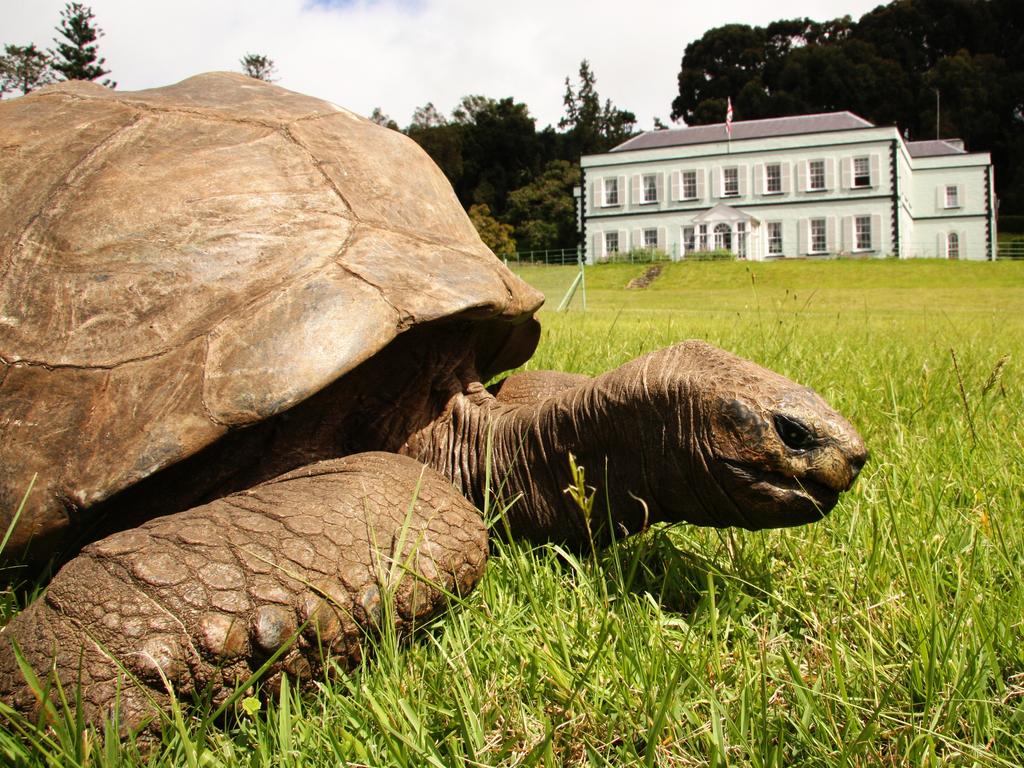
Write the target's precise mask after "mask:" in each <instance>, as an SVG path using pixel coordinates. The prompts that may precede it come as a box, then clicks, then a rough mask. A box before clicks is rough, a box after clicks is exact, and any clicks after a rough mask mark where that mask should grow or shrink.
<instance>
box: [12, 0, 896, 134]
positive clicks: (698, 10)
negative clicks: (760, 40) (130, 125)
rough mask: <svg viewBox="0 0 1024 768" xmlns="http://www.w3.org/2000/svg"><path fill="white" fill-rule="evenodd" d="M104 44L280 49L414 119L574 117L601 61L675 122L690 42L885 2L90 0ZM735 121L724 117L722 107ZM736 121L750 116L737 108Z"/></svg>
mask: <svg viewBox="0 0 1024 768" xmlns="http://www.w3.org/2000/svg"><path fill="white" fill-rule="evenodd" d="M85 4H86V5H90V6H91V8H92V10H93V13H94V14H95V16H96V18H95V23H96V24H97V25H98V26H99V27H100V28H101V29H102V30H103V32H104V33H105V36H104V37H103V38H102V39H101V40H100V43H99V48H100V55H102V56H103V57H105V58H106V66H107V67H108V68H109V69H110V70H111V74H110V77H111V78H112V79H114V80H115V81H117V83H118V88H119V89H123V90H139V89H143V88H152V87H156V86H160V85H167V84H170V83H174V82H178V81H179V80H183V79H184V78H186V77H189V76H190V75H194V74H197V73H199V72H205V71H210V70H225V69H226V70H234V71H237V70H238V69H239V63H238V62H239V59H240V58H241V57H242V56H243V55H245V54H246V53H260V54H265V55H268V56H270V57H271V58H272V59H273V60H274V62H275V63H276V67H277V77H278V79H277V84H278V85H281V86H283V87H285V88H290V89H292V90H295V91H300V92H303V93H307V94H309V95H312V96H317V97H319V98H323V99H327V100H329V101H332V102H334V103H336V104H340V105H341V106H344V107H347V108H348V109H350V110H352V111H354V112H357V113H359V114H363V115H369V114H370V113H371V112H372V111H373V109H374V107H379V108H380V109H382V110H383V111H384V112H385V113H386V114H387V115H389V116H390V117H392V118H393V119H394V120H395V121H396V122H397V123H398V124H399V125H400V126H406V125H408V123H409V122H410V119H411V118H412V113H413V111H414V110H415V109H416V107H418V106H421V105H423V104H426V103H427V102H433V104H434V105H435V106H436V107H437V108H438V109H439V110H440V111H441V112H442V113H444V114H446V115H447V114H450V112H451V110H452V109H453V108H454V107H455V106H456V105H457V104H458V102H459V100H460V99H461V97H462V96H464V95H468V94H481V95H484V96H489V97H492V98H495V99H500V98H505V97H507V96H511V97H513V98H514V99H515V100H516V101H521V102H525V103H526V105H527V106H528V107H529V109H530V113H531V114H532V115H533V117H534V118H536V120H537V127H538V128H543V127H544V126H546V125H552V126H557V123H558V120H559V118H561V117H562V116H563V114H564V106H563V101H562V97H563V95H564V93H565V78H566V77H567V76H570V77H571V78H572V79H573V81H574V82H575V80H576V77H577V73H578V70H579V64H580V61H581V60H582V59H588V60H589V61H590V65H591V70H592V71H593V72H594V74H595V75H596V77H597V90H598V93H599V94H600V96H601V98H602V99H611V101H612V103H613V104H614V105H615V106H616V107H619V108H620V109H628V110H630V111H632V112H633V113H634V114H636V116H637V122H638V126H639V127H640V128H643V129H650V128H651V127H653V120H654V118H655V117H659V118H661V119H662V120H663V121H664V122H665V123H669V113H670V111H671V104H672V99H673V98H675V96H676V95H677V93H678V90H677V85H676V77H677V75H678V73H679V68H680V62H681V60H682V56H683V51H684V49H685V48H686V45H687V44H688V43H690V42H691V41H693V40H696V39H697V38H699V37H700V36H701V35H703V34H704V32H705V31H707V30H708V29H710V28H712V27H717V26H721V25H723V24H729V23H744V24H751V25H764V24H767V23H768V22H770V21H774V20H776V19H783V18H797V17H804V16H806V17H809V18H812V19H815V20H819V21H821V20H825V19H831V18H836V17H839V16H844V15H847V14H849V15H850V16H852V17H853V18H854V19H858V18H860V16H861V15H863V14H864V13H866V12H867V11H869V10H871V9H872V8H874V7H876V6H878V5H880V4H883V0H773V1H772V2H765V1H764V0H697V1H695V0H661V1H660V2H655V1H654V0H514V1H513V2H504V3H497V2H491V1H490V0H315V1H314V0H244V2H242V1H239V0H165V1H164V2H152V1H151V0H92V2H91V3H89V2H88V0H85ZM63 7H64V0H0V44H10V43H14V44H17V45H27V44H28V43H30V42H34V43H36V44H37V45H38V46H40V47H52V46H53V38H54V37H55V36H56V32H55V31H54V27H56V26H57V25H58V24H59V22H60V11H61V9H62V8H63ZM723 119H724V116H723ZM735 119H736V120H740V119H742V115H736V116H735Z"/></svg>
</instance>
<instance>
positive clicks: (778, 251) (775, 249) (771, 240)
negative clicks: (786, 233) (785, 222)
mask: <svg viewBox="0 0 1024 768" xmlns="http://www.w3.org/2000/svg"><path fill="white" fill-rule="evenodd" d="M768 255H769V256H781V255H782V222H781V221H769V222H768Z"/></svg>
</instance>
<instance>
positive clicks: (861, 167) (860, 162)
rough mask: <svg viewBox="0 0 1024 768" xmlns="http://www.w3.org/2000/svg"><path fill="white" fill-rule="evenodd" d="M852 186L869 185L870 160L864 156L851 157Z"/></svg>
mask: <svg viewBox="0 0 1024 768" xmlns="http://www.w3.org/2000/svg"><path fill="white" fill-rule="evenodd" d="M853 186H854V187H870V186H871V162H870V160H868V158H866V157H855V158H853Z"/></svg>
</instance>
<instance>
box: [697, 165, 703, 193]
mask: <svg viewBox="0 0 1024 768" xmlns="http://www.w3.org/2000/svg"><path fill="white" fill-rule="evenodd" d="M697 199H698V200H703V199H704V169H703V168H701V169H699V170H698V171H697Z"/></svg>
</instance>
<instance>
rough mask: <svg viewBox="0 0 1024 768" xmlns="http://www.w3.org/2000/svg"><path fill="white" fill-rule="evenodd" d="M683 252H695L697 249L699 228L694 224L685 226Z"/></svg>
mask: <svg viewBox="0 0 1024 768" xmlns="http://www.w3.org/2000/svg"><path fill="white" fill-rule="evenodd" d="M682 243H683V253H684V254H686V253H693V252H694V251H696V250H697V229H696V227H694V226H693V225H692V224H691V225H688V226H685V227H683V236H682Z"/></svg>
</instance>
